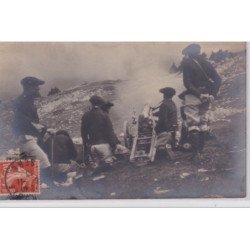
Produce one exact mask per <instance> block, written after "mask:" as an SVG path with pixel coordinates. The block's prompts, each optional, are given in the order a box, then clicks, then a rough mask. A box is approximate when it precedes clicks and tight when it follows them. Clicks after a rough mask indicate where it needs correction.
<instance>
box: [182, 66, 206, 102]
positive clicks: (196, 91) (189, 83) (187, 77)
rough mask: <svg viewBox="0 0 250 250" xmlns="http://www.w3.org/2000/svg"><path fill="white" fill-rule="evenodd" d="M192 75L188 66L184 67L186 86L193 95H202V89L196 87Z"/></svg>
mask: <svg viewBox="0 0 250 250" xmlns="http://www.w3.org/2000/svg"><path fill="white" fill-rule="evenodd" d="M191 79H192V78H191V75H190V71H189V69H188V68H187V67H184V68H183V83H184V86H185V87H186V89H187V90H188V91H189V92H190V93H191V94H193V95H195V96H197V97H198V98H199V97H200V95H201V94H202V92H201V90H199V89H198V88H196V87H195V86H194V85H193V84H192V81H191Z"/></svg>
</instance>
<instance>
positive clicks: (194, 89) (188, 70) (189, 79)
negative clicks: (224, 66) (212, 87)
mask: <svg viewBox="0 0 250 250" xmlns="http://www.w3.org/2000/svg"><path fill="white" fill-rule="evenodd" d="M199 65H200V66H199ZM181 69H182V71H183V83H184V86H185V87H186V89H187V92H188V94H193V95H195V96H197V97H199V96H200V95H201V94H206V93H209V92H210V91H209V82H208V80H209V79H211V80H212V81H214V83H215V84H216V85H220V84H221V78H220V76H219V75H218V73H217V72H216V70H215V69H214V67H213V66H212V64H211V63H210V62H208V61H207V60H206V59H205V58H203V57H202V56H198V57H196V58H195V59H193V58H190V57H189V58H185V59H183V61H182V63H181ZM208 78H209V79H208Z"/></svg>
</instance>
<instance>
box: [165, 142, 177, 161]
mask: <svg viewBox="0 0 250 250" xmlns="http://www.w3.org/2000/svg"><path fill="white" fill-rule="evenodd" d="M166 151H167V156H168V157H169V159H170V160H171V161H174V160H175V153H174V152H173V150H172V146H171V145H170V144H166Z"/></svg>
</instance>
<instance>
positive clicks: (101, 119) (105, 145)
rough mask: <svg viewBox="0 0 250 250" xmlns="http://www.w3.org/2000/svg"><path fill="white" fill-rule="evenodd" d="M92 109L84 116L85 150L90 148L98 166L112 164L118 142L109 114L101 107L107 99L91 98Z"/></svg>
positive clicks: (82, 131) (83, 134)
mask: <svg viewBox="0 0 250 250" xmlns="http://www.w3.org/2000/svg"><path fill="white" fill-rule="evenodd" d="M89 101H90V103H91V104H92V109H91V110H90V111H87V112H86V113H85V114H84V115H83V117H82V124H81V135H82V140H83V146H84V151H86V150H88V149H90V152H91V156H92V158H93V160H94V162H95V164H96V167H98V168H99V167H100V168H102V167H106V166H109V165H112V163H113V160H114V158H115V157H114V154H113V152H114V151H115V149H116V146H117V144H118V141H117V137H116V135H115V133H114V130H113V125H112V123H111V121H110V118H109V115H108V114H107V113H106V112H103V110H102V109H101V107H102V106H103V105H105V104H106V103H105V101H104V100H103V99H102V98H101V97H99V96H96V95H94V96H92V97H91V98H90V100H89Z"/></svg>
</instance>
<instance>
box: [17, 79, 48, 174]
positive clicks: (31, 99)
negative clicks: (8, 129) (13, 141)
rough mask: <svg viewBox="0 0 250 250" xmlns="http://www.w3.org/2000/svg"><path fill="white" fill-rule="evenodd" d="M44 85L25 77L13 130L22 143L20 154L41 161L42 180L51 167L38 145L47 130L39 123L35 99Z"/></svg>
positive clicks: (39, 81) (42, 82)
mask: <svg viewBox="0 0 250 250" xmlns="http://www.w3.org/2000/svg"><path fill="white" fill-rule="evenodd" d="M44 83H45V82H44V81H42V80H39V79H37V78H35V77H25V78H24V79H22V80H21V85H22V87H23V93H22V94H21V95H20V96H19V97H17V98H16V99H15V100H14V101H13V107H14V121H13V130H14V133H15V135H16V136H17V138H18V142H19V143H20V152H21V154H24V155H26V156H27V157H28V158H31V159H35V160H39V161H40V166H41V174H42V178H44V177H45V178H46V176H47V175H48V171H49V167H50V166H51V164H50V161H49V159H48V156H47V155H46V154H45V152H44V151H43V150H42V148H41V147H40V146H39V145H38V142H39V140H41V139H42V137H43V135H44V134H45V132H46V128H45V127H44V126H43V125H41V124H40V123H39V117H38V113H37V108H36V106H35V99H36V98H38V97H40V93H39V86H40V85H43V84H44ZM47 132H48V130H47Z"/></svg>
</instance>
